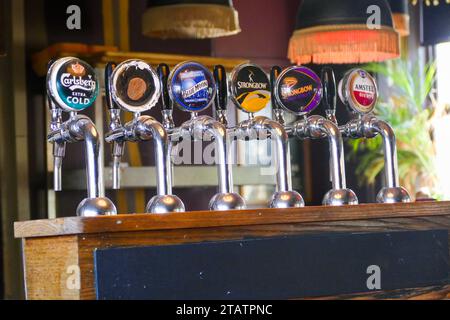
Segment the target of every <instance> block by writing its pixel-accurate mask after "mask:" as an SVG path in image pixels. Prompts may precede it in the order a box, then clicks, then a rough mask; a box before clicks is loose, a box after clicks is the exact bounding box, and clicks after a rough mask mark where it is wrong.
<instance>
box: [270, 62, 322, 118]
mask: <svg viewBox="0 0 450 320" xmlns="http://www.w3.org/2000/svg"><path fill="white" fill-rule="evenodd" d="M322 94H323V88H322V82H321V80H320V78H319V76H318V75H317V74H316V73H315V72H314V71H312V70H311V69H309V68H306V67H300V66H295V67H290V68H287V69H285V70H284V71H283V72H282V73H281V74H280V76H279V77H278V80H277V84H276V86H275V97H276V99H277V101H278V103H279V104H280V105H281V106H282V107H283V108H284V109H286V110H287V111H289V112H292V113H294V114H296V115H300V116H301V115H305V114H308V113H310V112H312V111H313V110H314V109H316V108H317V107H318V106H319V104H320V101H321V100H322Z"/></svg>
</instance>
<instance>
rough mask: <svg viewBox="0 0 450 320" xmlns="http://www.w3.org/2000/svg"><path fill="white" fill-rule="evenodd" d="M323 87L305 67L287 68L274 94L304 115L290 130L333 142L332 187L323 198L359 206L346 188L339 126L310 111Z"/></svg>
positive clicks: (326, 202)
mask: <svg viewBox="0 0 450 320" xmlns="http://www.w3.org/2000/svg"><path fill="white" fill-rule="evenodd" d="M322 94H323V87H322V83H321V81H320V78H319V77H318V76H317V75H316V74H315V73H314V72H313V71H312V70H311V69H308V68H306V67H301V66H294V67H290V68H287V69H285V70H284V71H283V72H282V73H281V74H280V76H279V77H278V79H277V83H276V86H275V97H276V99H277V102H278V103H279V105H280V106H281V107H283V108H284V109H285V110H286V111H288V112H291V113H293V114H296V115H298V116H303V119H301V120H299V121H297V122H295V123H294V124H293V125H290V126H286V128H287V131H288V132H289V133H290V134H292V135H294V136H296V137H298V138H299V139H322V138H327V139H328V141H329V144H330V176H331V183H332V189H331V190H330V191H329V192H328V193H327V194H326V195H325V197H324V198H323V204H324V205H327V206H341V205H356V204H358V198H357V197H356V195H355V193H354V192H353V191H352V190H350V189H348V188H347V183H346V176H345V162H344V160H345V159H344V144H343V141H342V135H341V133H340V131H339V128H338V127H337V125H336V124H335V123H333V122H331V121H330V120H327V119H325V118H324V117H321V116H318V115H313V116H309V117H308V114H309V113H311V112H312V111H313V110H315V109H316V108H317V107H318V106H319V104H320V102H321V100H322Z"/></svg>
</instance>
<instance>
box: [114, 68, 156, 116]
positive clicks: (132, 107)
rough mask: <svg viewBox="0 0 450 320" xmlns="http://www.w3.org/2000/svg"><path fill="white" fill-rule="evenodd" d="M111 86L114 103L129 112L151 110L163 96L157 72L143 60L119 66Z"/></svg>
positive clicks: (115, 70)
mask: <svg viewBox="0 0 450 320" xmlns="http://www.w3.org/2000/svg"><path fill="white" fill-rule="evenodd" d="M111 86H112V87H111V92H112V97H113V99H114V101H115V102H116V103H117V104H118V105H119V106H120V107H121V108H122V109H124V110H125V111H129V112H144V111H147V110H149V109H151V108H152V107H153V106H154V105H155V104H156V103H157V102H158V99H159V97H160V95H161V84H160V82H159V78H158V76H157V75H156V72H155V71H154V70H153V69H152V68H151V67H150V66H149V65H148V64H147V63H145V62H144V61H141V60H128V61H125V62H123V63H121V64H120V65H118V66H117V67H116V69H114V72H113V74H112V81H111Z"/></svg>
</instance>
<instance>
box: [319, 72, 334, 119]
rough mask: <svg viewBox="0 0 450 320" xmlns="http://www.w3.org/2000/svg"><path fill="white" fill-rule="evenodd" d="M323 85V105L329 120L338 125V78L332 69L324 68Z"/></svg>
mask: <svg viewBox="0 0 450 320" xmlns="http://www.w3.org/2000/svg"><path fill="white" fill-rule="evenodd" d="M321 78H322V85H323V104H324V106H325V113H326V117H327V119H328V120H330V121H332V122H334V123H335V124H337V119H336V104H337V88H336V77H335V75H334V71H333V69H332V68H331V67H324V68H322V76H321Z"/></svg>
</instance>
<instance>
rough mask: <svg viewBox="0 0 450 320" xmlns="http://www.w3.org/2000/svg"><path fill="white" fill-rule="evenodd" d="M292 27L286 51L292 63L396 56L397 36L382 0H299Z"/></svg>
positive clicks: (335, 61)
mask: <svg viewBox="0 0 450 320" xmlns="http://www.w3.org/2000/svg"><path fill="white" fill-rule="evenodd" d="M374 8H375V9H376V11H375V12H374V11H373V9H374ZM377 13H379V14H377ZM374 18H375V20H374ZM377 18H379V19H377ZM374 22H379V23H378V24H377V25H376V26H375V25H374V24H373V23H374ZM369 26H370V27H369ZM374 27H376V28H374ZM295 29H296V30H295V31H294V34H293V35H292V37H291V40H290V43H289V51H288V56H289V59H290V60H291V62H292V63H295V64H308V63H315V64H343V63H368V62H378V61H384V60H388V59H394V58H398V57H399V56H400V37H399V34H398V33H397V32H396V31H395V30H394V26H393V21H392V12H391V9H390V7H389V4H388V3H387V1H386V0H303V2H302V3H301V4H300V7H299V10H298V13H297V21H296V28H295Z"/></svg>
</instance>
